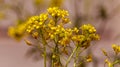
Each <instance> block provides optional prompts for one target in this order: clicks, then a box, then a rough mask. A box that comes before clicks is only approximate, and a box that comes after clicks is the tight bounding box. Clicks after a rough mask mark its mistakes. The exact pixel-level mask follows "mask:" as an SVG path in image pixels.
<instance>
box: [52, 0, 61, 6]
mask: <svg viewBox="0 0 120 67" xmlns="http://www.w3.org/2000/svg"><path fill="white" fill-rule="evenodd" d="M62 3H63V0H51V2H50V6H51V7H53V6H57V7H60V6H61V5H62Z"/></svg>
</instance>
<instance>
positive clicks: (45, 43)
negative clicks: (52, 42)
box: [40, 30, 47, 67]
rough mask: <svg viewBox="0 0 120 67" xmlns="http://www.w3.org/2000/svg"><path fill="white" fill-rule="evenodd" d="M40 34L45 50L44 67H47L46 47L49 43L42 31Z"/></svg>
mask: <svg viewBox="0 0 120 67" xmlns="http://www.w3.org/2000/svg"><path fill="white" fill-rule="evenodd" d="M40 34H41V37H42V44H43V50H44V67H46V57H47V56H46V45H47V42H46V40H45V38H44V36H43V32H42V30H40Z"/></svg>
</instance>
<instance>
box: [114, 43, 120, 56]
mask: <svg viewBox="0 0 120 67" xmlns="http://www.w3.org/2000/svg"><path fill="white" fill-rule="evenodd" d="M112 48H113V50H114V52H115V54H116V55H117V54H118V53H119V52H120V46H119V45H116V44H112Z"/></svg>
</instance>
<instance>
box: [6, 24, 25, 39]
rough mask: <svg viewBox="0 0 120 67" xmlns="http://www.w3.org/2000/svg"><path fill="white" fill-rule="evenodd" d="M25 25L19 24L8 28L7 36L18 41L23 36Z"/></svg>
mask: <svg viewBox="0 0 120 67" xmlns="http://www.w3.org/2000/svg"><path fill="white" fill-rule="evenodd" d="M25 29H26V24H24V23H23V24H19V25H17V26H15V27H9V29H8V35H9V36H11V37H13V38H15V39H17V40H20V39H21V38H22V37H23V36H24V35H25Z"/></svg>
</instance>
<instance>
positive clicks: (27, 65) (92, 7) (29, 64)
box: [0, 0, 120, 67]
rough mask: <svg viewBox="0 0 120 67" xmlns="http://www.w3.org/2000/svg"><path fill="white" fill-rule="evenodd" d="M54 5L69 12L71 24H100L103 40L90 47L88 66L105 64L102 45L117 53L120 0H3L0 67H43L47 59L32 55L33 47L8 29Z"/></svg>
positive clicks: (99, 28)
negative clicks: (9, 32)
mask: <svg viewBox="0 0 120 67" xmlns="http://www.w3.org/2000/svg"><path fill="white" fill-rule="evenodd" d="M52 6H58V7H61V8H62V9H65V10H68V11H69V14H70V19H71V21H72V25H71V27H73V26H77V27H79V26H81V25H82V24H87V23H90V24H92V25H94V26H95V27H96V29H97V32H98V34H99V35H100V37H101V39H100V40H99V41H96V42H95V43H93V45H94V46H91V47H90V48H89V49H87V52H88V53H89V52H91V53H92V54H93V56H94V58H93V59H94V60H93V62H91V63H88V64H87V65H88V66H87V65H86V66H85V67H103V66H104V62H103V61H104V59H105V58H106V57H105V56H104V55H103V54H102V52H101V48H104V49H105V50H107V52H108V53H109V54H110V56H113V50H112V48H111V45H112V44H114V43H115V44H118V45H120V31H119V29H120V0H0V67H43V66H42V64H43V60H38V59H39V57H38V56H36V55H32V54H30V48H31V47H30V46H27V45H26V44H25V43H24V40H20V41H17V40H15V39H14V38H11V37H10V36H8V28H9V27H10V26H16V25H18V24H21V23H24V22H25V21H26V20H27V19H28V18H29V17H31V16H34V15H39V14H40V13H42V12H44V11H45V10H46V9H47V8H48V7H52ZM29 55H31V56H29ZM116 67H119V65H118V66H116Z"/></svg>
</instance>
